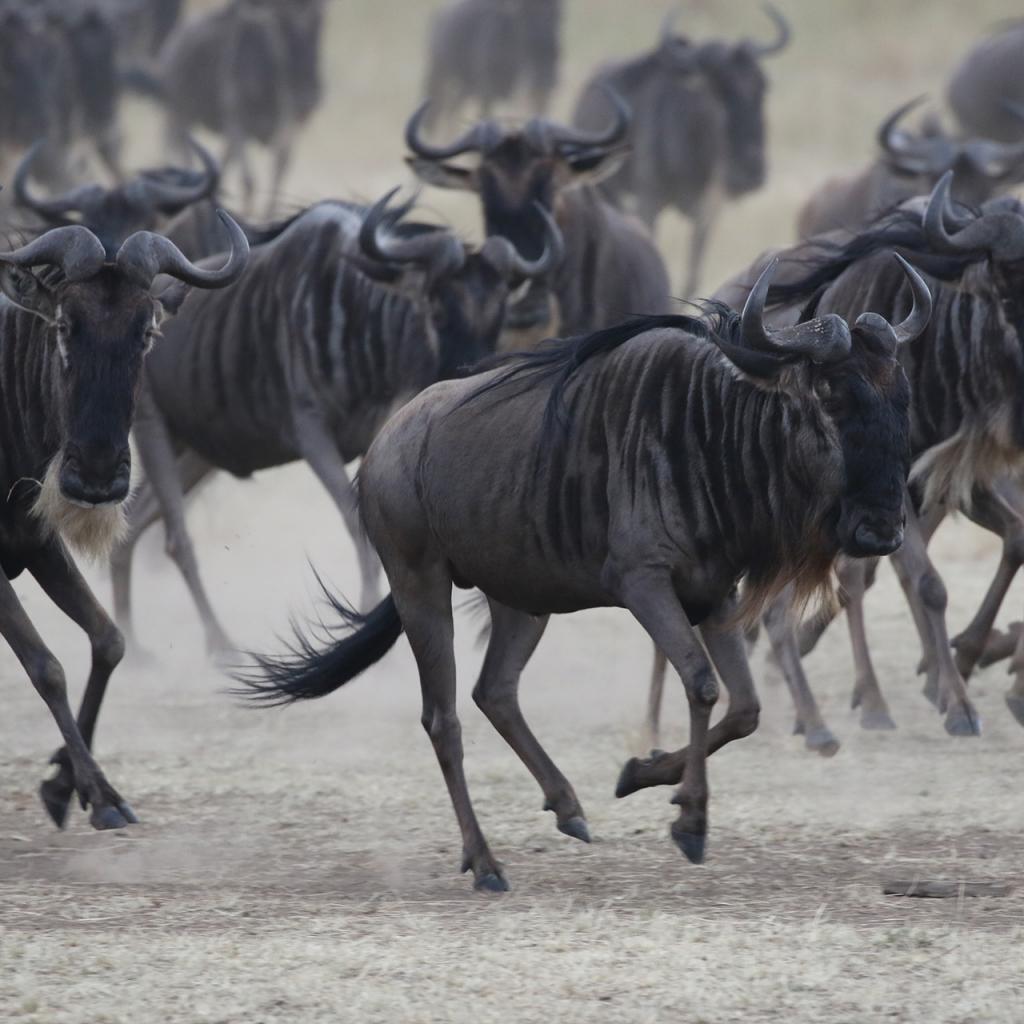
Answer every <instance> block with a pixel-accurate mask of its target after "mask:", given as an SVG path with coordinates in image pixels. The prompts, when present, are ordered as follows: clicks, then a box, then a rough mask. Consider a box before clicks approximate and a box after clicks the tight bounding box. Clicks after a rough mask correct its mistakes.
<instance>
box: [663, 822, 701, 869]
mask: <svg viewBox="0 0 1024 1024" xmlns="http://www.w3.org/2000/svg"><path fill="white" fill-rule="evenodd" d="M678 825H679V823H678V822H675V823H674V824H673V825H672V840H673V842H675V844H676V846H678V847H679V849H680V850H682V851H683V856H684V857H685V858H686V859H687V860H688V861H689V862H690V863H691V864H703V863H704V850H705V846H706V845H707V838H708V837H707V836H706V835H704V834H703V833H701V834H698V833H696V832H684V831H683V830H682V829H681V828H679V827H678Z"/></svg>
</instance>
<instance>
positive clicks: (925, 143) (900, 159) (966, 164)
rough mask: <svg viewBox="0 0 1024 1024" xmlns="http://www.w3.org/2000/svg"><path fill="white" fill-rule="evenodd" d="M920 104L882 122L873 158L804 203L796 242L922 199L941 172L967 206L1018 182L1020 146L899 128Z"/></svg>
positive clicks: (1022, 160)
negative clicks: (947, 175) (948, 174)
mask: <svg viewBox="0 0 1024 1024" xmlns="http://www.w3.org/2000/svg"><path fill="white" fill-rule="evenodd" d="M923 99H924V97H918V98H917V99H913V100H911V101H910V102H909V103H905V104H904V105H903V106H901V107H899V108H898V109H897V110H895V111H893V113H891V114H890V115H889V116H888V117H887V118H886V119H885V120H884V121H883V122H882V124H881V126H880V127H879V129H878V147H879V155H878V157H877V158H876V159H875V160H874V161H873V162H872V163H870V164H868V166H867V167H865V168H863V169H862V170H860V171H858V172H857V173H856V174H853V175H849V176H845V177H839V178H832V179H831V180H829V181H827V182H825V184H824V185H822V186H821V187H820V188H819V189H818V190H817V191H816V192H815V193H814V194H813V195H812V196H811V198H810V199H808V200H807V202H806V203H805V204H804V206H803V207H802V208H801V210H800V213H799V215H798V217H797V235H798V237H800V238H811V237H813V236H815V235H821V234H824V233H825V232H826V231H833V230H837V229H846V230H849V231H856V230H857V229H858V228H860V227H863V226H864V225H866V224H869V223H870V222H871V221H872V220H873V219H874V218H875V217H877V216H879V215H881V214H882V213H885V212H886V211H888V210H891V209H892V208H893V207H894V206H897V205H898V204H899V203H901V202H902V201H903V200H904V199H909V198H911V197H912V196H917V195H923V194H927V193H928V192H930V191H931V190H932V188H933V187H934V186H935V183H936V182H937V181H938V180H939V178H941V177H942V175H943V174H945V173H946V172H947V171H952V172H953V196H954V198H955V199H957V200H959V201H961V202H964V203H968V204H972V205H974V204H977V203H981V202H984V201H985V200H986V199H989V198H991V197H992V196H993V195H995V194H996V193H997V192H999V191H1001V190H1002V189H1004V188H1007V187H1009V186H1010V185H1013V184H1016V183H1017V182H1019V181H1020V180H1021V179H1022V178H1024V143H1020V144H1017V145H1005V144H1003V143H998V142H991V141H989V140H986V139H963V140H957V139H953V138H951V137H950V136H948V135H947V134H946V133H945V132H944V131H943V130H942V126H941V125H940V124H938V123H937V122H931V123H930V124H929V125H927V126H926V128H925V129H924V130H922V131H921V132H919V133H917V134H915V133H913V132H910V131H908V130H907V129H905V128H899V127H898V125H899V122H900V120H901V119H902V118H903V117H905V116H906V114H907V113H909V112H910V111H911V110H912V109H914V108H915V107H917V106H918V105H919V104H920V103H921V102H922V100H923ZM1022 123H1024V122H1022Z"/></svg>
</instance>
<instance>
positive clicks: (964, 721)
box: [945, 704, 981, 736]
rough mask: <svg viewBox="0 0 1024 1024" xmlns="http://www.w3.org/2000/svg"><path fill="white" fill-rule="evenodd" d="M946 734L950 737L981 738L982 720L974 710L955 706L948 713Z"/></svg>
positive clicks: (959, 705) (960, 705) (958, 705)
mask: <svg viewBox="0 0 1024 1024" xmlns="http://www.w3.org/2000/svg"><path fill="white" fill-rule="evenodd" d="M945 725H946V732H948V733H949V735H950V736H980V735H981V719H980V718H979V717H978V713H977V711H975V710H974V709H973V708H965V707H964V706H963V705H962V704H954V705H953V706H952V707H951V708H950V709H949V711H948V712H946V722H945Z"/></svg>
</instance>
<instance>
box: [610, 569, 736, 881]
mask: <svg viewBox="0 0 1024 1024" xmlns="http://www.w3.org/2000/svg"><path fill="white" fill-rule="evenodd" d="M621 596H622V599H623V603H624V604H625V606H626V608H628V609H629V611H630V612H631V613H632V614H633V616H634V617H635V618H636V620H637V621H638V622H639V623H640V625H641V626H643V627H644V629H646V630H647V633H648V634H649V635H650V637H651V639H652V640H653V641H654V643H655V644H656V645H657V647H658V649H659V650H661V651H664V652H665V657H666V658H668V660H669V661H670V662H671V663H672V667H673V668H674V669H675V670H676V671H677V672H678V673H679V678H680V679H681V680H682V682H683V686H684V687H685V689H686V699H687V702H688V703H689V706H690V743H689V746H688V747H687V748H686V758H685V762H684V763H685V773H684V774H683V781H682V784H681V785H680V787H679V789H678V790H677V791H676V794H675V796H674V797H673V798H672V802H673V803H675V804H678V805H679V817H678V818H677V819H676V821H675V822H673V824H672V838H673V839H674V840H675V842H676V845H677V846H678V847H679V849H680V850H682V851H683V853H684V854H685V855H686V857H687V859H688V860H690V861H691V862H693V863H694V864H700V863H701V862H702V861H703V860H704V846H705V841H706V838H707V804H708V780H707V763H706V762H707V755H708V729H709V726H710V722H711V709H712V708H713V707H714V706H715V702H716V701H717V700H718V683H717V682H716V680H715V673H714V670H713V669H712V667H711V664H710V662H709V661H708V656H707V654H706V653H705V651H704V648H703V647H702V646H701V642H700V639H699V638H698V636H697V632H696V630H695V629H694V628H693V626H692V625H690V622H689V620H688V619H687V617H686V613H685V612H684V611H683V608H682V605H680V603H679V598H678V597H677V596H676V592H675V589H674V587H673V585H672V578H671V576H670V575H669V573H668V572H667V571H665V572H655V571H651V570H632V571H629V572H628V573H626V574H625V575H624V577H623V580H622V586H621ZM627 768H628V765H627ZM620 785H621V780H620ZM616 792H618V789H617V790H616Z"/></svg>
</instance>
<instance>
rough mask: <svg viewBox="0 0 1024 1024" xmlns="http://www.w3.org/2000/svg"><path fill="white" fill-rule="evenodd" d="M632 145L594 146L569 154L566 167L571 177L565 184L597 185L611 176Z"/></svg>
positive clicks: (624, 160) (623, 161)
mask: <svg viewBox="0 0 1024 1024" xmlns="http://www.w3.org/2000/svg"><path fill="white" fill-rule="evenodd" d="M630 149H631V147H630V146H616V147H615V149H605V148H603V147H602V148H598V147H594V148H593V149H584V150H580V151H579V152H578V153H572V154H567V155H566V158H565V163H564V164H563V166H564V167H567V168H568V171H569V178H568V181H566V182H564V184H565V185H596V184H598V182H601V181H604V179H605V178H610V177H611V176H612V175H613V174H614V173H615V172H616V171H617V170H618V169H619V168H620V167H621V166H622V165H623V164H624V163H625V162H626V158H627V157H628V156H629V153H630Z"/></svg>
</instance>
